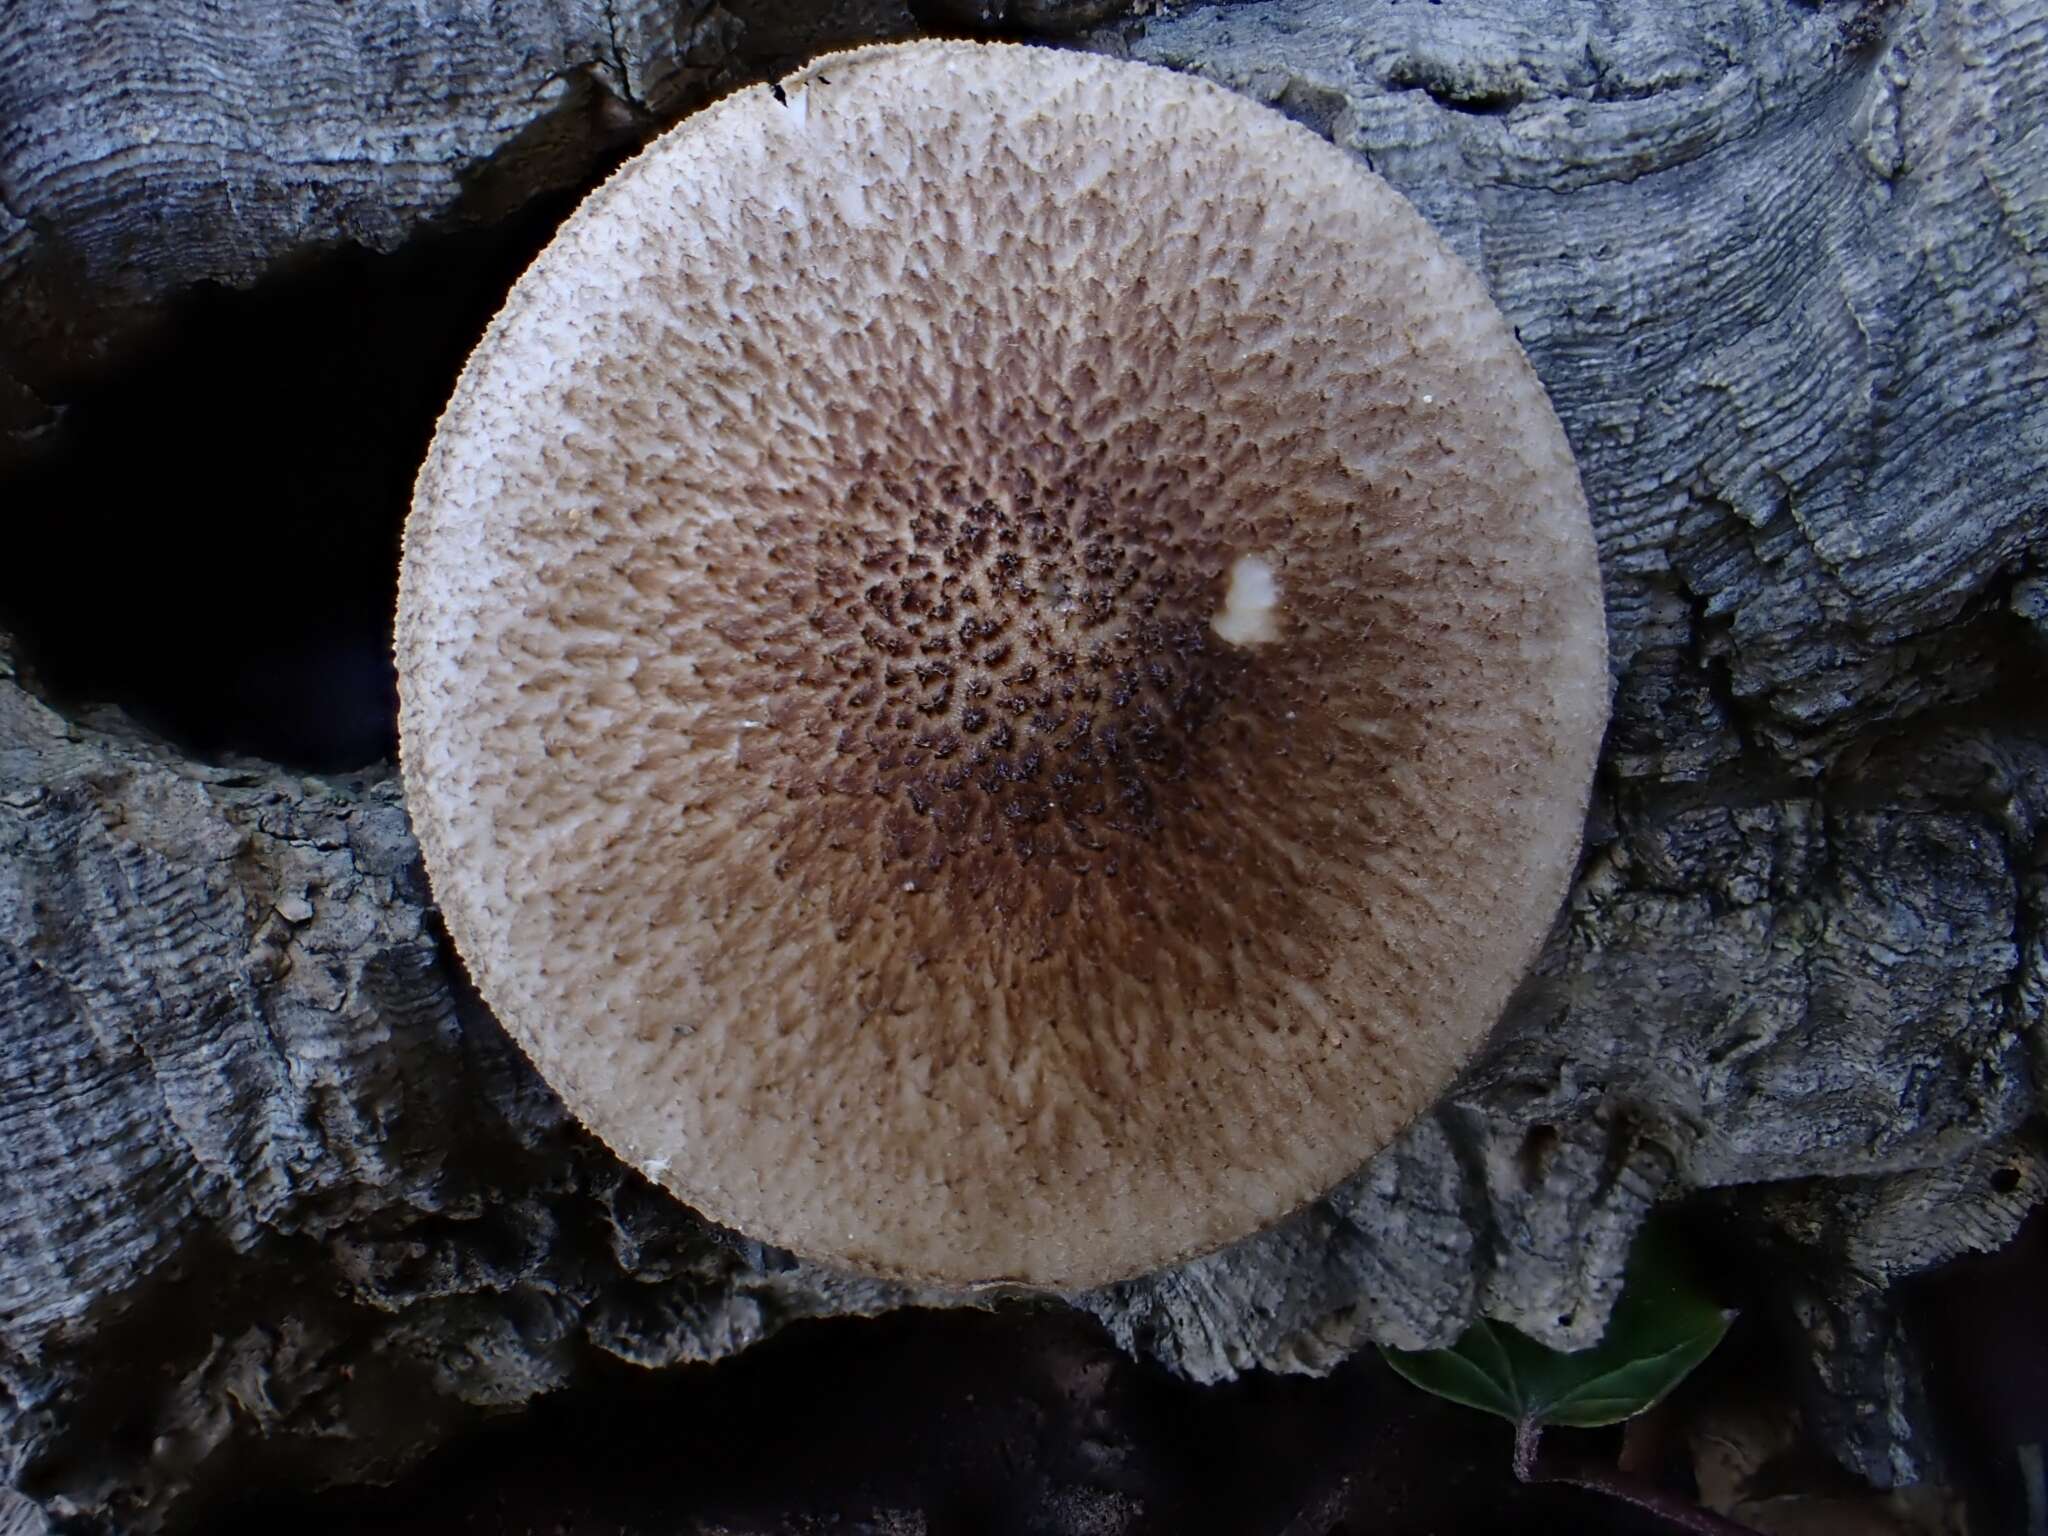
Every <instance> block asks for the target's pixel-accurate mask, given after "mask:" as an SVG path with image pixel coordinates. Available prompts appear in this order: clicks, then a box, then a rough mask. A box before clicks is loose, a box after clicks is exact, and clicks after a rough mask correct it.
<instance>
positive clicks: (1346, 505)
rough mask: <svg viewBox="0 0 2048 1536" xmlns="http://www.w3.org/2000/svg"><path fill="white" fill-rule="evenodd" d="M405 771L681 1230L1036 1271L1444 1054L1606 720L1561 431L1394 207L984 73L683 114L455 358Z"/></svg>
mask: <svg viewBox="0 0 2048 1536" xmlns="http://www.w3.org/2000/svg"><path fill="white" fill-rule="evenodd" d="M397 655H398V664H399V671H400V676H401V698H402V713H401V732H402V741H403V759H404V769H405V775H406V784H407V791H408V795H409V799H410V804H411V806H412V809H413V812H414V816H415V819H416V823H417V827H418V833H419V838H420V843H421V846H422V848H423V850H424V853H425V858H426V862H427V868H428V870H429V872H430V874H431V877H432V881H433V886H434V891H435V894H436V897H437V899H438V901H439V903H440V905H441V907H442V910H443V911H444V913H445V916H446V920H447V924H448V928H449V931H450V933H451V934H452V936H453V938H454V941H455V944H456V946H457V948H458V949H459V950H460V952H461V954H462V956H463V957H464V959H465V960H466V962H467V964H468V966H469V968H470V970H471V971H472V973H473V975H474V977H475V980H476V983H477V985H478V987H479V988H480V989H481V991H482V994H483V996H484V998H485V999H486V1000H487V1001H488V1002H489V1004H490V1005H491V1007H492V1008H493V1009H494V1010H495V1011H496V1013H497V1015H498V1017H499V1018H500V1019H501V1020H502V1021H503V1022H504V1024H505V1026H506V1028H507V1029H508V1030H509V1031H510V1032H511V1033H512V1035H513V1036H514V1038H516V1039H517V1040H518V1041H519V1042H520V1044H521V1045H522V1046H523V1047H524V1048H525V1049H526V1050H527V1051H528V1052H529V1053H530V1055H531V1056H532V1058H533V1060H534V1062H535V1063H536V1065H537V1066H538V1067H539V1069H540V1071H541V1072H542V1074H543V1075H544V1076H545V1077H546V1078H547V1080H548V1081H549V1082H550V1083H551V1084H552V1085H553V1086H554V1087H555V1088H556V1089H557V1090H558V1091H559V1092H560V1093H561V1095H562V1097H563V1099H564V1101H565V1102H566V1103H567V1105H568V1106H569V1108H570V1109H571V1110H572V1111H573V1112H574V1113H575V1114H576V1115H577V1117H578V1118H580V1119H581V1120H582V1121H583V1122H584V1124H586V1125H588V1126H589V1127H591V1128H592V1129H593V1130H594V1131H595V1132H596V1133H597V1134H598V1135H600V1136H601V1137H603V1138H604V1140H605V1141H606V1142H608V1143H609V1144H610V1145H611V1146H612V1147H613V1148H615V1149H616V1150H617V1151H618V1152H619V1154H621V1155H622V1156H623V1157H624V1158H626V1159H627V1160H629V1161H630V1162H631V1163H633V1164H634V1165H636V1166H637V1167H639V1168H641V1169H642V1170H644V1171H645V1172H646V1173H647V1175H648V1176H649V1177H650V1178H653V1179H656V1180H658V1181H659V1182H661V1183H662V1184H665V1185H666V1186H667V1187H668V1188H669V1189H671V1190H673V1191H674V1192H675V1193H676V1194H677V1195H679V1196H680V1197H682V1198H683V1199H684V1200H685V1201H687V1202H688V1203H689V1204H690V1205H692V1206H694V1207H696V1208H697V1209H698V1210H700V1211H702V1212H703V1213H705V1214H706V1215H708V1216H710V1217H712V1218H714V1219H715V1220H717V1221H720V1222H724V1223H728V1224H730V1225H731V1226H733V1227H736V1228H739V1229H741V1230H742V1231H744V1232H747V1233H749V1234H751V1235H753V1236H755V1237H758V1238H760V1239H763V1240H765V1241H768V1242H770V1243H774V1244H777V1245H781V1246H784V1247H787V1248H789V1249H791V1250H794V1251H796V1252H798V1253H800V1254H804V1255H809V1256H813V1257H816V1258H819V1259H823V1260H827V1261H831V1262H835V1263H838V1264H842V1265H845V1266H849V1267H853V1268H856V1269H859V1270H863V1271H867V1272H870V1273H875V1274H880V1275H886V1276H894V1277H902V1278H907V1279H915V1280H919V1281H926V1282H935V1283H942V1284H955V1285H960V1284H972V1283H980V1282H999V1281H1007V1282H1015V1283H1021V1284H1028V1285H1036V1286H1052V1287H1079V1286H1085V1285H1090V1284H1095V1283H1099V1282H1104V1281H1109V1280H1112V1279H1116V1278H1119V1277H1125V1276H1129V1275H1132V1274H1135V1273H1138V1272H1141V1271H1144V1270H1148V1269H1151V1268H1154V1267H1157V1266H1159V1265H1162V1264H1165V1263H1167V1262H1170V1261H1174V1260H1178V1259H1181V1258H1184V1257H1187V1256H1190V1255H1194V1254H1198V1253H1201V1252H1204V1251H1206V1250H1209V1249H1213V1248H1215V1247H1217V1246H1219V1245H1221V1244H1224V1243H1227V1242H1229V1241H1231V1240H1232V1239H1235V1238H1239V1237H1242V1236H1244V1235H1246V1234H1248V1233H1251V1232H1253V1231H1255V1230H1257V1229H1259V1228H1261V1227H1263V1226H1266V1225H1268V1224H1269V1223H1271V1222H1273V1221H1275V1220H1276V1219H1278V1218H1280V1217H1282V1216H1284V1215H1285V1214H1287V1213H1288V1212H1289V1211H1291V1210H1293V1209H1295V1208H1296V1207H1298V1206H1300V1205H1302V1204H1303V1203H1304V1202H1306V1201H1308V1200H1310V1199H1312V1198H1313V1197H1315V1196H1316V1195H1318V1194H1320V1193H1322V1192H1323V1191H1325V1190H1327V1189H1329V1188H1330V1187H1331V1186H1332V1185H1333V1184H1335V1183H1336V1182H1338V1181H1339V1180H1341V1179H1342V1178H1344V1177H1345V1176H1347V1175H1349V1174H1350V1173H1352V1172H1353V1171H1354V1170H1356V1169H1357V1168H1358V1167H1359V1166H1360V1164H1361V1163H1362V1162H1363V1161H1364V1160H1365V1159H1366V1158H1367V1157H1368V1156H1369V1155H1370V1154H1371V1153H1372V1152H1374V1151H1375V1150H1376V1149H1378V1148H1379V1147H1381V1146H1383V1145H1384V1144H1385V1143H1386V1142H1387V1141H1388V1140H1389V1139H1390V1138H1392V1137H1393V1136H1394V1135H1395V1134H1396V1133H1397V1132H1398V1131H1399V1130H1400V1129H1401V1128H1402V1126H1403V1125H1404V1124H1405V1123H1407V1122H1408V1121H1409V1120H1410V1119H1411V1118H1412V1117H1413V1116H1414V1115H1415V1114H1417V1113H1418V1112H1419V1111H1420V1110H1422V1109H1423V1108H1425V1107H1426V1106H1427V1105H1428V1104H1429V1103H1430V1101H1431V1100H1432V1098H1434V1097H1435V1096H1436V1095H1437V1094H1438V1093H1439V1092H1441V1090H1442V1089H1443V1088H1444V1086H1445V1085H1446V1084H1447V1083H1448V1082H1449V1080H1450V1079H1451V1077H1452V1075H1453V1074H1454V1073H1455V1072H1456V1071H1457V1070H1458V1068H1459V1066H1460V1064H1461V1063H1462V1062H1464V1061H1465V1060H1466V1058H1467V1057H1468V1055H1469V1054H1470V1053H1471V1051H1472V1050H1473V1049H1474V1047H1475V1045H1476V1044H1477V1043H1478V1042H1479V1041H1480V1040H1481V1039H1482V1038H1483V1036H1484V1035H1485V1034H1486V1032H1487V1030H1488V1029H1489V1028H1490V1026H1491V1025H1492V1024H1493V1022H1494V1020H1495V1018H1496V1016H1497V1015H1498V1013H1499V1011H1500V1009H1501V1007H1502V1005H1503V1003H1504V1001H1505V999H1506V998H1507V996H1508V994H1509V991H1510V989H1511V988H1512V987H1513V986H1514V985H1515V983H1516V981H1517V979H1518V978H1519V977H1520V975H1521V973H1522V972H1523V971H1524V969H1525V968H1526V966H1527V965H1528V963H1529V962H1530V960H1531V958H1532V956H1533V954H1534V952H1535V949H1536V947H1537V945H1538V943H1539V942H1540V940H1541V938H1542V936H1543V934H1544V933H1545V931H1546V929H1547V927H1548V925H1549V923H1550V921H1551V919H1552V917H1553V915H1554V914H1555V911H1556V909H1557V906H1558V904H1559V901H1560V898H1561V896H1562V893H1563V892H1564V890H1565V887H1566V884H1567V881H1568V879H1569V876H1570V872H1571V870H1572V868H1573V865H1574V862H1575V859H1576V857H1577V851H1578V846H1579V837H1580V829H1581V824H1582V819H1583V815H1584V811H1585V806H1586V799H1587V793H1588V785H1589V782H1590V778H1591V774H1592V769H1593V764H1594V760H1595V755H1596V750H1597V745H1598V742H1599V738H1600V734H1601V728H1602V723H1603V719H1604V715H1605V709H1606V697H1607V692H1606V676H1607V674H1606V661H1605V632H1604V628H1603V622H1602V610H1601V601H1600V582H1599V573H1598V569H1597V566H1596V562H1595V558H1594V548H1593V541H1592V535H1591V530H1590V526H1589V523H1588V518H1587V513H1586V506H1585V501H1584V497H1583V493H1582V492H1581V490H1580V487H1579V482H1578V477H1577V473H1576V470H1575V469H1574V466H1573V463H1572V458H1571V454H1570V451H1569V449H1568V447H1567V445H1566V442H1565V439H1564V435H1563V433H1562V431H1561V429H1560V428H1559V425H1558V422H1557V419H1556V417H1555V415H1554V414H1553V412H1552V411H1551V408H1550V405H1549V403H1548V401H1547V400H1546V399H1545V397H1544V394H1543V391H1542V388H1541V387H1540V385H1539V384H1538V382H1537V379H1536V377H1535V374H1534V373H1533V371H1532V370H1531V368H1530V367H1529V364H1528V361H1527V360H1526V358H1525V357H1524V356H1523V354H1522V352H1521V350H1520V348H1519V347H1518V346H1517V344H1516V341H1515V338H1514V335H1513V333H1512V332H1511V330H1510V328H1509V327H1508V325H1507V324H1506V323H1505V322H1504V321H1503V319H1502V318H1501V316H1500V315H1499V313H1498V312H1497V311H1496V310H1495V309H1494V307H1493V306H1492V304H1491V303H1490V302H1489V300H1488V298H1487V295H1486V293H1485V290H1484V289H1483V287H1482V286H1481V284H1480V282H1479V281H1478V279H1476V278H1475V277H1474V276H1473V275H1472V273H1471V272H1470V271H1468V270H1467V269H1466V268H1465V267H1463V266H1462V265H1461V264H1460V263H1459V262H1458V261H1457V260H1456V259H1455V258H1454V257H1453V256H1452V255H1451V254H1450V253H1449V252H1448V251H1447V250H1446V249H1445V247H1444V246H1443V244H1442V243H1441V242H1440V241H1439V240H1438V239H1437V238H1436V236H1435V235H1434V234H1433V233H1432V232H1431V231H1430V230H1429V228H1428V227H1427V226H1426V225H1425V224H1424V223H1423V221H1422V220H1421V219H1420V218H1419V217H1418V216H1417V215H1416V213H1415V211H1414V210H1413V209H1412V208H1411V207H1410V206H1409V205H1408V204H1407V203H1406V202H1405V201H1404V200H1403V199H1402V198H1401V197H1400V196H1399V195H1397V194H1396V193H1395V192H1394V191H1392V190H1391V189H1390V188H1389V187H1388V186H1387V185H1386V184H1385V183H1384V182H1383V181H1381V180H1380V179H1379V178H1378V177H1376V176H1374V175H1372V174H1371V173H1370V172H1369V171H1367V170H1366V169H1365V168H1364V166H1362V165H1361V164H1360V163H1359V162H1358V161H1357V160H1355V159H1354V158H1352V157H1351V156H1350V155H1348V154H1346V153H1344V152H1343V151H1341V150H1339V149H1337V148H1335V147H1333V146H1332V145H1330V144H1329V143H1327V142H1325V141H1324V140H1322V139H1320V138H1318V137H1317V136H1315V135H1314V134H1312V133H1310V132H1308V131H1307V130H1305V129H1303V128H1301V127H1299V126H1297V125H1296V124H1294V123H1292V122H1290V121H1288V120H1287V119H1285V118H1283V117H1282V116H1280V115H1279V114H1278V113H1275V112H1272V111H1270V110H1268V109H1266V108H1264V107H1261V106H1258V105H1255V104H1253V103H1251V102H1248V101H1246V100H1243V99H1241V98H1239V97H1237V96H1234V95H1232V94H1230V93H1228V92H1226V91H1224V90H1222V89H1219V88H1218V87H1215V86H1213V85H1209V84H1206V83H1204V82H1202V81H1199V80H1195V79H1190V78H1186V77H1183V76H1179V75H1176V74H1173V73H1170V72H1168V71H1165V70H1160V69H1155V68H1151V67H1147V66H1141V65H1136V64H1130V63H1123V62H1117V61H1114V60H1110V59H1106V58H1101V57H1096V56H1092V55H1086V54H1078V53H1061V52H1051V51H1046V50H1041V49H1034V48H1025V47H1016V46H991V45H985V44H962V43H916V44H910V45H904V46H893V47H876V48H869V49H863V50H860V51H856V52H852V53H847V54H841V55H837V56H833V57H830V58H826V59H824V60H822V61H820V62H818V63H817V64H815V65H813V66H812V67H811V68H810V69H809V70H808V71H807V72H805V73H804V74H803V75H802V76H800V77H797V78H794V79H791V80H788V81H785V82H784V83H783V85H782V86H781V87H780V88H778V89H770V88H767V87H761V88H755V89H749V90H743V91H740V92H738V93H737V94H735V95H732V96H729V97H727V98H726V99H724V100H723V101H721V102H719V103H718V104H717V105H715V106H713V107H711V108H710V109H708V110H706V111H704V112H702V113H700V114H698V115H696V116H694V117H692V118H690V119H688V120H687V121H685V122H684V123H683V124H682V125H681V126H680V127H678V128H676V129H675V130H674V131H672V132H671V133H669V134H668V135H667V136H666V137H664V138H662V139H660V140H659V141H657V142H656V143H655V144H654V145H653V146H652V147H651V148H649V149H648V150H647V151H646V152H645V153H643V154H641V155H640V156H639V157H638V158H636V159H635V160H633V161H632V162H631V163H629V164H628V165H627V166H625V168H624V169H622V170H621V171H619V172H618V174H617V175H615V176H614V177H613V178H612V179H611V180H610V181H608V182H607V183H606V184H605V185H604V186H603V187H602V188H601V189H600V190H599V191H597V192H596V193H595V194H593V195H592V196H591V197H590V198H589V200H588V201H587V202H585V203H584V204H583V206H582V207H581V208H580V209H579V210H578V211H577V212H576V213H575V215H574V216H573V217H572V218H570V220H569V221H568V222H567V223H566V224H565V225H564V226H563V228H562V230H561V232H560V234H559V235H558V236H557V237H556V239H555V240H554V242H553V243H552V244H551V245H550V246H549V247H548V249H547V250H546V251H545V252H543V253H542V255H541V256H540V258H539V259H538V260H537V261H536V262H535V263H534V265H533V267H532V269H531V270H530V271H528V272H527V273H526V275H525V276H524V277H523V278H522V279H521V280H520V282H519V283H518V285H517V287H516V288H515V289H514V290H513V292H512V295H511V298H510V300H509V301H508V302H507V304H506V306H505V308H504V311H503V312H502V313H501V314H500V315H499V316H498V317H497V319H496V320H495V322H494V323H493V324H492V325H491V327H490V329H489V332H488V334H487V335H486V336H485V338H484V340H483V341H482V343H481V344H480V345H479V347H478V348H477V351H476V353H475V355H474V356H473V357H472V358H471V359H470V361H469V364H468V367H467V368H466V370H465V371H464V373H463V375H462V379H461V382H460V384H459V385H458V387H457V389H456V391H455V395H454V398H453V400H452V402H451V404H450V405H449V407H448V410H447V412H446V414H445V415H444V416H443V418H442V420H441V423H440V427H439V430H438V432H437V434H436V436H435V439H434V443H433V447H432V451H431V453H430V454H429V456H428V458H427V461H426V464H425V467H424V468H423V469H422V471H421V473H420V477H419V482H418V487H417V490H416V494H415V500H414V504H413V509H412V514H411V518H410V521H409V523H408V525H407V528H406V536H405V555H404V565H403V576H402V586H401V594H400V608H399V623H398V637H397Z"/></svg>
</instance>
